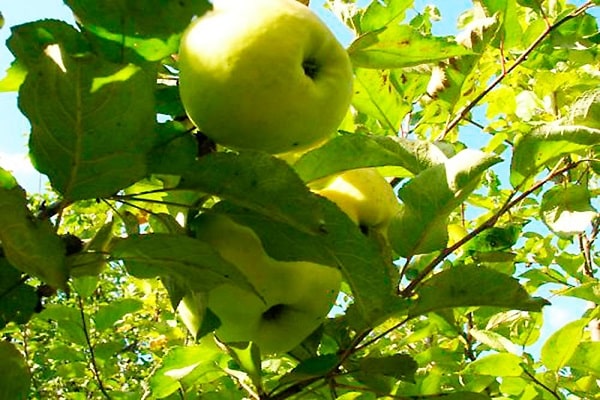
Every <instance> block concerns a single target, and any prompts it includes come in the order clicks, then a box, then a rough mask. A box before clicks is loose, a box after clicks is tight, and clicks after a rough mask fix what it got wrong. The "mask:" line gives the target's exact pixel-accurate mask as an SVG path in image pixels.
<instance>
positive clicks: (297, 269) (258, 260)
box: [194, 213, 342, 354]
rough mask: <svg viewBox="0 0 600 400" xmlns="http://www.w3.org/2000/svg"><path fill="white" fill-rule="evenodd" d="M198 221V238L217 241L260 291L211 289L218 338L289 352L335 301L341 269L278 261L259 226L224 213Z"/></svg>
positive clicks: (218, 248)
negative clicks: (267, 248) (263, 241)
mask: <svg viewBox="0 0 600 400" xmlns="http://www.w3.org/2000/svg"><path fill="white" fill-rule="evenodd" d="M194 226H195V235H196V237H197V238H198V239H201V240H203V241H205V242H207V243H210V244H211V245H212V246H214V249H215V250H216V251H217V252H219V253H220V255H221V256H222V257H223V258H224V259H225V260H227V261H229V262H230V263H232V264H233V265H235V266H236V267H237V268H238V269H239V270H240V271H242V272H243V273H244V274H245V275H246V277H247V278H248V281H249V282H250V283H251V284H252V285H253V286H254V288H255V290H256V292H257V293H258V294H260V297H259V296H258V295H257V294H255V293H253V292H250V291H248V290H245V289H242V288H240V287H237V286H234V285H230V284H225V285H221V286H218V287H216V288H215V289H213V290H211V291H210V292H209V294H208V308H210V310H211V311H212V312H213V313H214V314H215V315H216V316H217V317H219V319H220V321H221V326H220V327H219V328H218V329H217V330H216V335H217V337H218V338H219V340H221V341H223V342H226V343H227V342H246V341H252V342H254V343H256V344H257V345H258V347H259V348H260V349H261V352H262V353H263V354H271V353H281V352H287V351H290V350H292V349H293V348H294V347H296V346H297V345H298V344H300V343H301V342H302V341H303V340H304V339H305V338H306V337H308V336H309V335H310V334H311V333H312V332H313V331H314V330H315V329H316V328H317V327H318V326H319V325H320V324H321V323H322V322H323V321H324V319H325V318H326V316H327V313H328V312H329V310H330V309H331V307H332V306H333V305H334V304H335V300H336V298H337V294H338V292H339V289H340V284H341V280H342V276H341V273H340V271H339V270H338V269H336V268H332V267H329V266H325V265H320V264H315V263H311V262H306V261H278V260H274V259H272V258H271V257H269V255H268V254H267V253H266V252H265V251H264V249H263V247H262V244H261V242H260V239H259V238H258V236H257V235H256V234H255V233H254V231H252V230H251V229H250V228H248V227H245V226H243V225H240V224H237V223H235V222H234V221H232V220H231V219H229V218H228V217H226V216H224V215H220V214H214V213H204V214H201V215H200V216H199V217H198V218H196V220H195V221H194ZM261 297H262V298H261Z"/></svg>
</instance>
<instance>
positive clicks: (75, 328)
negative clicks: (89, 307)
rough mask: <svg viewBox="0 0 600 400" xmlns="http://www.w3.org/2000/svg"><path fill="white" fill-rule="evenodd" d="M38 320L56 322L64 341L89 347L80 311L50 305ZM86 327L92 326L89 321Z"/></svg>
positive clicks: (39, 315)
mask: <svg viewBox="0 0 600 400" xmlns="http://www.w3.org/2000/svg"><path fill="white" fill-rule="evenodd" d="M36 318H39V319H41V320H42V321H48V320H52V321H55V322H56V324H57V326H58V328H59V330H60V332H61V334H62V335H63V336H64V338H63V339H64V340H66V341H68V342H72V343H75V344H77V345H79V346H84V347H87V346H88V342H87V338H86V335H85V331H84V329H83V321H82V319H81V318H82V315H81V312H80V310H78V309H76V308H72V307H68V306H65V305H61V304H48V305H46V308H44V310H43V311H42V312H41V313H39V314H37V316H36ZM86 319H87V318H86ZM86 325H87V326H88V327H89V326H90V325H89V323H88V321H86Z"/></svg>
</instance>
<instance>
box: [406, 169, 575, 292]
mask: <svg viewBox="0 0 600 400" xmlns="http://www.w3.org/2000/svg"><path fill="white" fill-rule="evenodd" d="M578 164H579V163H570V164H568V165H567V166H565V167H562V168H558V166H559V165H560V164H557V166H556V167H555V168H554V169H553V170H552V171H551V172H550V173H549V174H548V176H546V177H545V178H544V179H541V180H539V181H538V182H536V183H535V184H533V185H532V186H531V187H530V188H529V189H528V190H526V191H524V192H522V193H521V194H520V195H519V196H516V194H517V192H518V191H519V188H515V189H514V190H513V192H512V193H511V194H510V195H509V196H508V198H507V199H506V201H505V203H504V205H503V206H502V207H500V209H499V210H498V211H497V212H496V213H495V214H494V215H492V216H491V217H489V218H488V219H487V220H485V221H484V222H482V223H481V224H480V225H479V226H478V227H477V228H475V229H473V230H472V231H471V232H469V233H468V234H467V235H465V236H464V237H463V238H462V239H460V240H459V241H457V242H456V243H454V244H453V245H452V246H450V247H447V248H446V249H444V250H443V251H442V252H441V253H440V254H439V255H438V256H437V257H436V258H434V259H433V261H431V262H430V263H429V264H428V265H427V266H426V267H425V268H423V270H421V272H420V273H419V275H417V277H415V279H413V280H412V281H411V282H410V283H409V284H408V285H407V286H406V288H404V290H402V291H401V295H402V296H403V297H410V296H412V295H413V293H414V290H415V288H416V287H417V286H418V285H419V284H420V283H421V282H422V281H423V280H424V279H425V278H426V277H427V276H428V275H429V274H430V273H431V272H432V271H433V270H434V269H435V267H436V266H437V265H438V264H439V263H441V262H442V261H443V260H445V259H446V257H448V256H449V255H450V254H452V253H453V252H454V251H455V250H457V249H458V248H460V247H461V246H463V245H464V244H465V243H467V242H468V241H470V240H471V239H473V238H474V237H475V236H477V235H479V234H480V233H481V232H483V231H485V230H486V229H489V228H492V227H493V226H494V225H495V224H496V222H498V220H499V219H500V217H501V216H502V215H504V214H506V213H507V212H508V211H510V209H512V208H513V207H514V206H516V205H517V204H518V203H520V202H521V201H523V200H524V199H525V198H526V197H527V196H529V195H530V194H532V193H533V192H535V191H536V190H538V189H539V188H541V187H542V186H543V185H544V184H546V183H547V182H549V181H550V180H552V179H553V178H554V177H556V176H558V175H560V174H563V173H565V172H566V171H568V170H570V169H573V168H575V166H577V165H578ZM515 196H516V197H515Z"/></svg>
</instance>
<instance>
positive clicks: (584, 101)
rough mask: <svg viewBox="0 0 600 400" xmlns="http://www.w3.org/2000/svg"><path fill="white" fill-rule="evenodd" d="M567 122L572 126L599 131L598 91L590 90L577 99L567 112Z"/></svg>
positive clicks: (599, 105)
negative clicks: (581, 126)
mask: <svg viewBox="0 0 600 400" xmlns="http://www.w3.org/2000/svg"><path fill="white" fill-rule="evenodd" d="M568 120H569V122H570V123H571V124H573V125H583V126H587V127H590V128H594V129H600V90H598V89H592V90H589V91H587V92H585V93H583V94H582V95H581V96H580V97H578V98H577V100H575V102H574V103H573V105H572V106H571V108H570V110H569V117H568Z"/></svg>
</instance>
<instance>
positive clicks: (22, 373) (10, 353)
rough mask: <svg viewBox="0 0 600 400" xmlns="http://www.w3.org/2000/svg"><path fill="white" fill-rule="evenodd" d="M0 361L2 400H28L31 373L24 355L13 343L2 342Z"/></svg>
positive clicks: (0, 396)
mask: <svg viewBox="0 0 600 400" xmlns="http://www.w3.org/2000/svg"><path fill="white" fill-rule="evenodd" d="M0 360H2V362H1V363H0V399H2V400H25V399H28V398H29V386H30V385H31V373H30V372H29V368H28V367H27V362H26V361H25V358H24V357H23V355H22V354H21V353H20V352H19V350H17V348H16V347H15V346H14V345H13V344H12V343H8V342H5V341H2V342H0Z"/></svg>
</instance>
